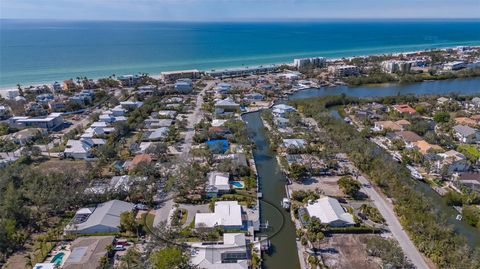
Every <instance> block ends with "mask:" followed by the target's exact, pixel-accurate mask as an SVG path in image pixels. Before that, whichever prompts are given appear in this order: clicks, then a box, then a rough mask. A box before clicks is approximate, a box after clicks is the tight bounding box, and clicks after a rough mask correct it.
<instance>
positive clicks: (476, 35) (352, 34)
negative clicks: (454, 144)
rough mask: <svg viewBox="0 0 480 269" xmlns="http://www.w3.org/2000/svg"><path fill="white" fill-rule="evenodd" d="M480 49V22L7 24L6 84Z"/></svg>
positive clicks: (2, 74) (3, 37)
mask: <svg viewBox="0 0 480 269" xmlns="http://www.w3.org/2000/svg"><path fill="white" fill-rule="evenodd" d="M457 45H480V20H468V21H467V20H461V21H452V20H449V21H344V22H342V21H321V22H275V23H273V22H272V23H165V22H74V21H26V20H0V87H5V86H13V85H16V84H17V83H20V84H22V85H25V84H27V85H28V84H29V83H39V82H52V81H54V80H63V79H67V78H76V77H77V76H87V77H91V78H96V77H100V76H108V75H111V74H116V75H119V74H129V73H138V72H146V73H149V74H151V75H158V73H159V72H160V71H164V70H178V69H189V68H198V69H205V70H209V69H213V68H226V67H234V66H242V65H260V64H268V63H282V62H290V61H292V59H293V58H294V57H304V56H325V57H342V56H354V55H365V54H372V53H384V52H397V51H412V50H419V49H426V48H434V47H447V46H457Z"/></svg>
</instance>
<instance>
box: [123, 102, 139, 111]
mask: <svg viewBox="0 0 480 269" xmlns="http://www.w3.org/2000/svg"><path fill="white" fill-rule="evenodd" d="M142 105H143V102H140V101H124V102H120V106H121V107H122V108H123V109H125V110H127V111H130V110H134V109H136V108H139V107H141V106H142Z"/></svg>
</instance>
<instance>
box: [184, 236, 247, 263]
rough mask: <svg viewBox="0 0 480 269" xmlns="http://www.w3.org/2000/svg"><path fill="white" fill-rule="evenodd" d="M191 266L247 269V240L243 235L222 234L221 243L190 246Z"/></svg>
mask: <svg viewBox="0 0 480 269" xmlns="http://www.w3.org/2000/svg"><path fill="white" fill-rule="evenodd" d="M191 249H192V252H191V257H190V261H191V262H192V264H194V265H196V266H198V267H199V268H205V269H248V268H250V267H249V258H248V257H249V255H248V254H247V240H246V238H245V234H243V233H224V234H223V242H218V243H216V244H212V243H202V242H198V243H193V244H191Z"/></svg>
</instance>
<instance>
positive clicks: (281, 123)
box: [273, 117, 290, 128]
mask: <svg viewBox="0 0 480 269" xmlns="http://www.w3.org/2000/svg"><path fill="white" fill-rule="evenodd" d="M273 122H275V125H277V126H278V127H279V128H286V127H287V126H288V123H289V122H290V121H289V120H288V119H285V118H282V117H274V118H273Z"/></svg>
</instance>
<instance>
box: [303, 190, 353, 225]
mask: <svg viewBox="0 0 480 269" xmlns="http://www.w3.org/2000/svg"><path fill="white" fill-rule="evenodd" d="M306 209H307V212H308V215H309V216H310V217H317V218H318V219H319V220H320V222H321V223H325V224H328V225H330V226H333V227H343V226H351V225H354V224H355V221H354V220H353V216H352V214H350V213H347V212H345V210H344V209H343V207H342V206H341V205H340V203H339V202H338V200H337V199H334V198H331V197H328V196H325V197H323V198H320V199H318V200H316V201H314V202H309V203H308V204H307V207H306Z"/></svg>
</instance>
